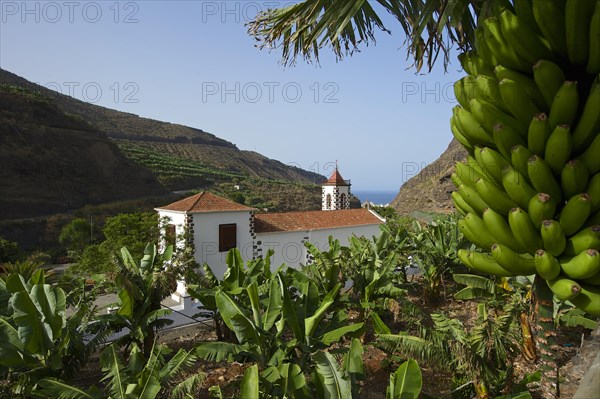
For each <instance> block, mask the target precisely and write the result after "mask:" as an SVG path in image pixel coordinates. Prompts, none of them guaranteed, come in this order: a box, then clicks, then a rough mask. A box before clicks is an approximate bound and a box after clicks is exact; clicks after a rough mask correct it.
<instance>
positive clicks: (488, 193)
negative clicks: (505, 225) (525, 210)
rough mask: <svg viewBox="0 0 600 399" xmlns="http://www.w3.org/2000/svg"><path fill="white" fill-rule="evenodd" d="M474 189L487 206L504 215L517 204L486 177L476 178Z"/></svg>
mask: <svg viewBox="0 0 600 399" xmlns="http://www.w3.org/2000/svg"><path fill="white" fill-rule="evenodd" d="M475 190H476V191H477V193H478V194H479V197H480V198H481V199H482V200H483V202H485V203H486V204H487V205H488V207H489V208H492V209H493V210H494V211H496V212H498V213H500V214H502V215H504V216H507V215H508V212H510V210H511V209H512V208H515V207H516V206H517V204H516V203H515V202H514V201H513V200H512V199H510V197H509V196H508V195H507V194H506V193H505V192H504V190H502V189H501V188H500V187H498V186H497V185H495V184H494V183H492V182H490V181H488V180H486V179H479V180H477V183H475ZM484 212H485V210H484Z"/></svg>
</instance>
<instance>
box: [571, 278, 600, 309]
mask: <svg viewBox="0 0 600 399" xmlns="http://www.w3.org/2000/svg"><path fill="white" fill-rule="evenodd" d="M571 302H572V303H573V305H575V306H577V308H579V309H581V310H583V311H584V312H586V313H589V314H592V315H594V316H598V315H600V287H594V286H591V285H582V286H581V293H580V294H579V295H577V296H576V297H575V298H573V299H571Z"/></svg>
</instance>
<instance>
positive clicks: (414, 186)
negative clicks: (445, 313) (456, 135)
mask: <svg viewBox="0 0 600 399" xmlns="http://www.w3.org/2000/svg"><path fill="white" fill-rule="evenodd" d="M466 157H467V152H466V151H465V150H464V148H462V146H461V145H460V144H459V143H458V142H457V141H456V140H454V139H453V140H452V141H451V142H450V145H448V148H447V149H446V151H444V153H443V154H442V155H440V157H439V158H438V159H437V160H436V161H435V162H433V163H431V164H430V165H428V166H427V167H425V168H424V169H423V170H422V171H421V172H420V173H419V174H417V175H416V176H414V177H413V178H411V179H409V180H408V181H407V182H406V183H404V184H403V185H402V187H401V188H400V192H399V193H398V195H397V196H396V198H394V200H393V201H392V203H391V204H390V205H391V206H392V207H393V208H394V209H396V211H397V212H398V213H399V214H401V215H409V214H411V213H412V212H450V211H453V210H454V206H453V205H452V200H451V198H450V193H452V191H455V190H456V189H455V187H454V185H453V184H452V180H450V175H452V172H453V171H454V164H455V163H456V162H458V161H462V160H464V159H466Z"/></svg>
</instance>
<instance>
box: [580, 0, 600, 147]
mask: <svg viewBox="0 0 600 399" xmlns="http://www.w3.org/2000/svg"><path fill="white" fill-rule="evenodd" d="M598 4H600V3H598ZM596 46H597V47H600V44H596ZM598 110H600V76H596V79H594V83H593V84H592V88H591V90H590V94H589V95H588V97H587V100H586V102H585V106H584V107H583V112H582V114H581V117H580V118H579V120H578V122H577V125H576V126H575V129H573V149H574V150H575V152H577V153H580V152H582V151H583V150H584V149H585V148H587V146H589V145H590V144H591V142H592V141H593V140H594V137H595V136H596V135H598V133H599V132H600V112H598Z"/></svg>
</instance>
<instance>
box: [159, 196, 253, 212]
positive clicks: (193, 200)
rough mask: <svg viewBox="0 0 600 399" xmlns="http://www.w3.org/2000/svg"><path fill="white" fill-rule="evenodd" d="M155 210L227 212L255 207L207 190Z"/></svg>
mask: <svg viewBox="0 0 600 399" xmlns="http://www.w3.org/2000/svg"><path fill="white" fill-rule="evenodd" d="M156 210H164V211H176V212H188V213H199V212H227V211H255V210H256V209H254V208H250V207H248V206H245V205H242V204H238V203H237V202H234V201H231V200H229V199H227V198H223V197H220V196H218V195H215V194H211V193H209V192H207V191H203V192H200V193H198V194H195V195H192V196H191V197H187V198H184V199H182V200H179V201H177V202H173V203H172V204H169V205H165V206H161V207H159V208H156Z"/></svg>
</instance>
